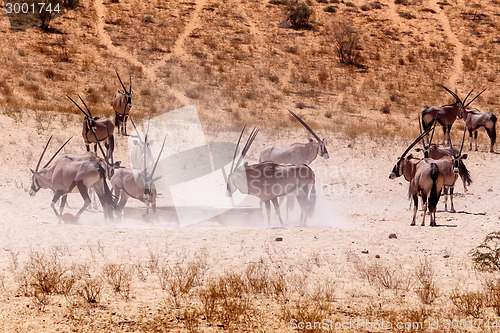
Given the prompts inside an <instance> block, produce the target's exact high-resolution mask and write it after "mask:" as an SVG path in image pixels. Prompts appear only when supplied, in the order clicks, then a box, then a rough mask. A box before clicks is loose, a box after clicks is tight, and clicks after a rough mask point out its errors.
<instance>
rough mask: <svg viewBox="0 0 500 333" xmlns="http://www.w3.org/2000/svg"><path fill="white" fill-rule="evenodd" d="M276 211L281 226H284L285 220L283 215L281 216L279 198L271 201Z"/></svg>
mask: <svg viewBox="0 0 500 333" xmlns="http://www.w3.org/2000/svg"><path fill="white" fill-rule="evenodd" d="M271 201H272V203H273V206H274V210H275V211H276V215H278V219H279V220H280V224H281V225H283V220H282V219H281V214H280V205H279V204H278V198H274V199H271Z"/></svg>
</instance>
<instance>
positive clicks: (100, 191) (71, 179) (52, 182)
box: [30, 137, 115, 220]
mask: <svg viewBox="0 0 500 333" xmlns="http://www.w3.org/2000/svg"><path fill="white" fill-rule="evenodd" d="M51 139H52V137H50V138H49V140H48V141H47V144H46V145H45V148H44V150H43V152H42V154H41V156H40V159H39V160H38V164H37V166H36V169H35V170H32V169H30V170H31V173H32V180H31V189H30V195H31V196H34V195H35V194H36V193H37V192H38V191H39V190H40V189H41V188H44V189H46V188H50V189H51V190H53V191H54V192H55V193H54V197H53V199H52V203H51V207H52V209H53V210H54V213H55V214H56V216H57V217H58V218H61V216H62V211H63V209H64V203H65V198H64V197H63V199H61V207H60V212H57V210H56V208H55V204H56V202H57V201H58V200H59V198H60V197H61V196H65V195H66V194H67V193H70V192H71V191H72V190H73V188H75V187H76V188H78V191H79V192H80V194H81V196H82V198H83V200H84V204H83V206H82V208H81V209H80V210H79V211H78V213H77V214H76V215H75V219H78V218H79V217H80V215H81V214H82V213H83V211H85V209H87V207H88V206H89V205H90V198H89V194H88V189H89V188H90V187H92V186H93V187H94V189H95V190H96V193H97V195H98V197H99V200H100V201H101V205H102V207H103V210H104V217H105V219H106V220H107V219H108V218H111V219H112V218H113V209H114V207H115V203H114V200H113V195H112V194H111V191H110V190H109V187H108V185H107V183H106V171H105V170H104V167H103V166H102V164H101V163H100V162H101V161H100V160H99V159H98V158H97V157H96V156H95V155H93V154H90V153H88V154H86V155H74V154H64V155H62V156H61V157H60V158H58V159H57V160H56V161H55V162H54V163H53V164H52V165H49V164H50V163H51V162H52V160H53V159H54V158H55V157H56V155H57V154H58V153H59V152H60V151H61V149H62V148H63V147H64V146H65V145H66V143H67V142H68V141H69V140H68V141H66V143H64V145H62V146H61V148H59V150H58V151H57V152H56V153H55V154H54V155H53V156H52V158H51V159H50V160H49V162H47V163H46V164H45V165H44V166H43V167H42V170H40V171H39V170H38V168H39V167H40V162H41V161H42V158H43V156H44V154H45V151H46V150H47V147H48V146H49V143H50V140H51Z"/></svg>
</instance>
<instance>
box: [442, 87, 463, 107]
mask: <svg viewBox="0 0 500 333" xmlns="http://www.w3.org/2000/svg"><path fill="white" fill-rule="evenodd" d="M439 86H440V87H441V88H443V89H445V90H446V91H447V92H449V93H450V95H451V96H453V97H455V99H456V100H457V102H459V103H461V104H462V105H463V104H464V103H463V102H462V101H461V100H460V98H459V97H458V96H457V94H455V93H454V92H453V91H451V90H450V89H448V88H446V87H445V86H443V85H442V84H440V85H439Z"/></svg>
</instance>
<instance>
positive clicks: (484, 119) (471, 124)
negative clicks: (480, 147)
mask: <svg viewBox="0 0 500 333" xmlns="http://www.w3.org/2000/svg"><path fill="white" fill-rule="evenodd" d="M462 118H463V119H464V120H465V122H466V124H467V129H468V130H469V136H470V146H469V148H470V150H472V132H474V140H475V142H476V151H477V131H478V129H480V128H481V127H484V129H485V130H486V133H488V136H489V137H490V153H493V152H494V151H495V150H494V149H493V147H494V145H495V141H496V138H497V130H496V123H497V117H496V116H495V115H494V114H493V113H491V112H481V111H479V110H478V109H464V110H462Z"/></svg>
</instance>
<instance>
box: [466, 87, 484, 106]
mask: <svg viewBox="0 0 500 333" xmlns="http://www.w3.org/2000/svg"><path fill="white" fill-rule="evenodd" d="M485 90H486V89H484V90H483V91H481V92H480V93H479V94H477V95H476V97H474V98H473V99H472V101H470V102H469V103H467V105H466V106H465V107H468V106H469V105H470V104H471V103H472V102H474V100H475V99H476V98H478V97H479V95H481V94H482V93H484V91H485Z"/></svg>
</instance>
